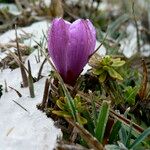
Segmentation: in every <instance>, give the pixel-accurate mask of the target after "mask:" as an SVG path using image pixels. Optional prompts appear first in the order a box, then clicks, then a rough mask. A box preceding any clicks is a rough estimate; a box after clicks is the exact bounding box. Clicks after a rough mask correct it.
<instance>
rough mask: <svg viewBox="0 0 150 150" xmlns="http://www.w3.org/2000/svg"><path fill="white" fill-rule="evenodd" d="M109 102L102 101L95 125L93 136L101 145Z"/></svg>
mask: <svg viewBox="0 0 150 150" xmlns="http://www.w3.org/2000/svg"><path fill="white" fill-rule="evenodd" d="M109 109H110V102H108V101H103V103H102V107H101V109H100V112H99V117H98V120H97V124H96V130H95V136H96V138H97V139H98V140H99V141H100V142H101V143H102V141H103V137H104V132H105V128H106V124H107V121H108V116H109Z"/></svg>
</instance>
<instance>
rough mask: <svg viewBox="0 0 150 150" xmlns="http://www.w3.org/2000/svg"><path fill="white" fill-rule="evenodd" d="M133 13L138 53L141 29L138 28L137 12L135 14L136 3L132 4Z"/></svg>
mask: <svg viewBox="0 0 150 150" xmlns="http://www.w3.org/2000/svg"><path fill="white" fill-rule="evenodd" d="M132 13H133V19H134V23H135V27H136V37H137V49H138V52H140V37H139V28H138V24H137V20H136V17H135V12H134V1H133V3H132Z"/></svg>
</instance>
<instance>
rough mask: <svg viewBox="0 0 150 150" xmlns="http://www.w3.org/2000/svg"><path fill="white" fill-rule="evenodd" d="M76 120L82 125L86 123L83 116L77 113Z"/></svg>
mask: <svg viewBox="0 0 150 150" xmlns="http://www.w3.org/2000/svg"><path fill="white" fill-rule="evenodd" d="M77 121H78V123H79V124H80V125H84V124H86V123H87V120H86V119H85V118H84V117H82V116H81V115H80V114H79V113H78V114H77Z"/></svg>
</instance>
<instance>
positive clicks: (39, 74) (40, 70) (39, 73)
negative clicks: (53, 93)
mask: <svg viewBox="0 0 150 150" xmlns="http://www.w3.org/2000/svg"><path fill="white" fill-rule="evenodd" d="M46 60H47V59H46V58H45V59H44V61H43V62H42V64H41V66H40V69H39V72H38V76H37V81H38V80H40V77H41V73H42V69H43V66H44V64H45V62H46Z"/></svg>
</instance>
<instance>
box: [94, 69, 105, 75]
mask: <svg viewBox="0 0 150 150" xmlns="http://www.w3.org/2000/svg"><path fill="white" fill-rule="evenodd" d="M104 71H105V70H103V69H102V68H100V69H93V74H95V75H101V74H102V73H103V72H104Z"/></svg>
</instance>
